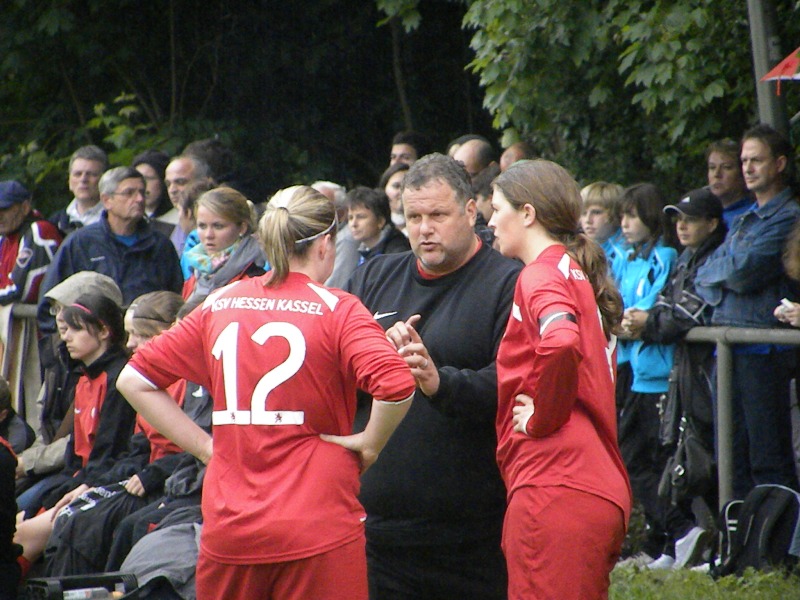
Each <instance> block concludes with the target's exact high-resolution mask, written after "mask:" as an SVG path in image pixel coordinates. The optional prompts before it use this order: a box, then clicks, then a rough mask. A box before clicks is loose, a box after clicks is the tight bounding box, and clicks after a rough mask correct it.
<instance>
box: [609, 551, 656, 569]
mask: <svg viewBox="0 0 800 600" xmlns="http://www.w3.org/2000/svg"><path fill="white" fill-rule="evenodd" d="M653 560H655V559H654V558H653V557H652V556H650V555H649V554H648V553H647V552H639V553H638V554H634V555H633V556H629V557H628V558H625V559H623V560H621V561H619V562H618V563H617V564H616V566H615V567H614V568H615V569H617V568H620V569H624V568H626V567H643V566H645V565H647V564H649V563H651V562H653Z"/></svg>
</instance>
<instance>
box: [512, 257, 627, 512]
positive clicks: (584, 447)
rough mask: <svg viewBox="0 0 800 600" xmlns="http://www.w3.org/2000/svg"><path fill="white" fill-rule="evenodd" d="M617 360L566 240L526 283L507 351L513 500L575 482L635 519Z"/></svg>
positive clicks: (520, 284) (517, 296) (532, 267)
mask: <svg viewBox="0 0 800 600" xmlns="http://www.w3.org/2000/svg"><path fill="white" fill-rule="evenodd" d="M615 363H616V360H615V352H614V340H613V338H612V341H611V343H609V341H608V340H607V339H606V336H605V334H604V332H603V327H602V323H601V320H600V314H599V311H598V308H597V303H596V301H595V297H594V290H593V289H592V285H591V283H590V282H589V280H588V278H587V276H586V274H585V273H584V272H583V270H582V269H581V267H580V266H579V265H578V264H577V263H576V262H575V261H574V260H572V259H571V258H570V256H569V255H568V254H567V253H566V251H565V248H564V246H561V245H555V246H550V247H549V248H547V249H546V250H545V251H544V252H542V253H541V254H540V255H539V257H538V258H537V259H536V260H535V261H534V262H533V263H531V264H529V265H528V266H526V267H525V268H524V269H523V270H522V272H521V274H520V276H519V279H518V280H517V286H516V289H515V290H514V304H513V306H512V310H511V316H510V317H509V319H508V327H507V329H506V333H505V336H504V337H503V340H502V342H501V343H500V349H499V350H498V353H497V381H498V391H499V394H498V412H497V438H498V448H497V461H498V464H499V465H500V471H501V473H502V475H503V478H504V480H505V483H506V487H507V489H508V495H509V498H510V497H511V495H512V494H513V493H514V491H515V490H516V489H517V488H519V487H521V486H528V485H534V486H553V485H558V486H566V487H570V488H574V489H577V490H581V491H584V492H588V493H591V494H595V495H597V496H600V497H601V498H605V499H607V500H609V501H611V502H613V503H614V504H616V505H617V506H619V507H620V509H622V511H623V512H624V514H625V520H626V523H627V519H628V516H629V514H630V505H631V492H630V485H629V483H628V476H627V472H626V470H625V467H624V465H623V462H622V458H621V456H620V453H619V448H618V447H617V426H616V409H615V400H614V372H615V368H616V364H615ZM521 393H524V394H527V395H528V396H530V397H532V398H533V404H534V413H533V416H531V417H530V419H529V420H528V423H527V435H526V434H523V433H518V432H515V431H514V429H513V422H512V409H513V408H514V406H515V405H516V402H515V398H516V396H517V394H521Z"/></svg>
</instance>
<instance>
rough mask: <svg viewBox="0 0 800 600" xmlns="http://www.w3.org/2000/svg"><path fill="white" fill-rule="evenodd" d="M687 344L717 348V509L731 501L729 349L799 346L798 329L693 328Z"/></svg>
mask: <svg viewBox="0 0 800 600" xmlns="http://www.w3.org/2000/svg"><path fill="white" fill-rule="evenodd" d="M686 341H687V342H706V343H708V342H711V343H713V344H716V346H717V416H716V418H717V478H718V481H719V507H720V509H721V508H722V506H723V505H724V504H725V503H726V502H728V501H729V500H731V499H733V410H732V406H731V390H732V377H733V350H732V348H731V347H732V346H735V345H736V344H778V345H783V346H800V329H755V328H748V327H695V328H694V329H692V330H690V331H689V333H688V334H687V335H686Z"/></svg>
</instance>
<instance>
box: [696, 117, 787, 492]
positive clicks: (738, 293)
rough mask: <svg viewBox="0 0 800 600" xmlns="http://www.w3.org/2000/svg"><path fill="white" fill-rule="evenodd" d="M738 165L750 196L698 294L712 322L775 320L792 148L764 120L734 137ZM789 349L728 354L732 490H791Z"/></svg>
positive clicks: (700, 280)
mask: <svg viewBox="0 0 800 600" xmlns="http://www.w3.org/2000/svg"><path fill="white" fill-rule="evenodd" d="M741 159H742V172H743V174H744V180H745V184H746V185H747V189H748V190H749V191H750V193H751V194H753V195H754V196H755V200H756V201H755V203H754V204H753V205H752V206H751V207H750V208H749V209H748V210H747V211H746V212H745V213H743V215H742V216H740V217H739V218H738V219H737V220H736V221H735V222H734V225H733V228H732V229H731V230H730V232H728V235H727V236H726V238H725V241H724V242H723V243H722V244H721V245H720V246H719V247H718V248H717V249H716V250H715V251H714V253H713V254H712V255H711V256H710V257H709V258H708V260H707V261H706V262H705V264H704V265H703V266H702V267H700V269H699V270H698V272H697V278H696V280H695V285H696V287H697V292H698V294H699V295H700V296H701V297H702V298H703V299H704V300H706V301H707V302H708V303H709V304H711V305H712V306H714V314H713V316H712V319H711V322H712V324H713V325H738V326H740V327H764V328H771V327H778V326H780V324H779V322H778V320H777V319H776V318H775V317H774V316H773V313H772V311H773V310H774V308H775V306H777V305H778V304H780V301H781V299H782V298H784V297H785V296H787V295H790V291H789V283H788V279H787V277H786V274H785V273H784V271H783V266H782V264H781V254H782V249H783V245H784V242H785V240H786V238H787V236H788V235H789V233H790V232H791V230H792V228H793V226H794V224H795V221H797V219H798V217H799V216H800V206H799V205H798V204H797V198H796V197H795V195H794V193H793V191H792V189H791V188H790V187H789V181H790V177H789V170H790V167H791V164H792V148H791V145H790V144H789V142H788V140H786V138H784V137H783V136H782V135H781V134H780V133H778V132H777V131H775V130H774V129H773V128H772V127H770V126H768V125H757V126H756V127H753V128H752V129H750V130H748V131H747V132H746V133H745V134H744V137H743V138H742V146H741ZM794 363H795V352H794V350H793V348H791V347H783V346H775V345H773V344H748V345H741V346H736V347H735V348H734V353H733V386H732V389H733V398H732V401H733V414H734V431H733V464H734V473H733V493H734V496H735V497H736V498H744V497H745V496H746V495H747V492H748V491H750V489H752V488H753V487H754V486H755V485H759V484H762V483H775V484H781V485H785V486H787V487H790V488H793V489H797V477H796V475H795V469H794V460H793V452H792V441H791V419H790V416H789V382H790V380H791V378H792V376H793V373H794Z"/></svg>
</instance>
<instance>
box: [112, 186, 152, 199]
mask: <svg viewBox="0 0 800 600" xmlns="http://www.w3.org/2000/svg"><path fill="white" fill-rule="evenodd" d="M111 195H112V196H124V197H125V198H128V199H130V198H134V197H136V196H139V195H141V197H142V198H147V191H146V190H143V189H141V188H128V189H127V190H122V191H121V192H111Z"/></svg>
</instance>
